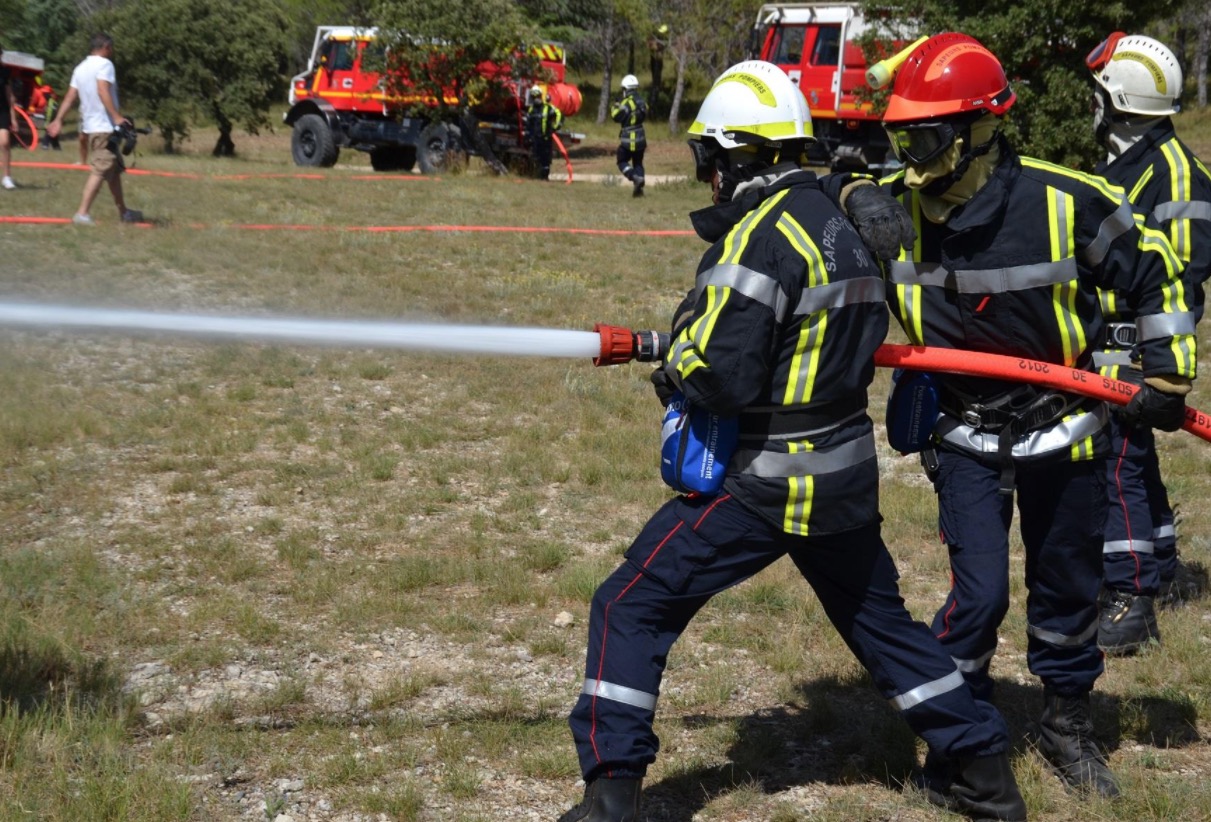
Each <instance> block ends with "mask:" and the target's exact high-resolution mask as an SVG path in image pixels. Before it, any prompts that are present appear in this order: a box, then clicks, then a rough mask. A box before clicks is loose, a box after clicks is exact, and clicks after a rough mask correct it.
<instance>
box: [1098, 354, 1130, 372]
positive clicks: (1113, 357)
mask: <svg viewBox="0 0 1211 822" xmlns="http://www.w3.org/2000/svg"><path fill="white" fill-rule="evenodd" d="M1093 365H1094V367H1095V368H1109V367H1110V366H1112V365H1125V366H1129V365H1131V352H1130V351H1121V350H1120V351H1094V352H1093Z"/></svg>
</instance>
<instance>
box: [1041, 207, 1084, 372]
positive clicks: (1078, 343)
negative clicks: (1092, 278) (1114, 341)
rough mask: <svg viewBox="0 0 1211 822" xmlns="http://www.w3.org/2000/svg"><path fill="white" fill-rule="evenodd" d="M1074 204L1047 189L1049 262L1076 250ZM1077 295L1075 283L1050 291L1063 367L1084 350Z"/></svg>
mask: <svg viewBox="0 0 1211 822" xmlns="http://www.w3.org/2000/svg"><path fill="white" fill-rule="evenodd" d="M1075 208H1076V204H1075V200H1074V198H1073V197H1072V195H1071V194H1068V193H1066V192H1063V191H1060V190H1059V189H1058V188H1050V189H1048V197H1047V231H1048V233H1049V234H1050V239H1051V261H1052V262H1059V261H1061V260H1066V259H1068V258H1069V257H1071V256H1072V251H1073V248H1074V247H1075V246H1076V238H1075V232H1076V228H1075V224H1076V220H1075V219H1074V212H1075ZM1079 291H1080V287H1079V284H1078V282H1077V280H1076V279H1075V278H1074V279H1071V280H1068V281H1067V282H1062V283H1056V284H1055V285H1053V286H1052V287H1051V307H1052V310H1053V311H1055V322H1056V326H1057V327H1058V328H1059V331H1060V341H1061V343H1062V344H1063V346H1064V365H1073V364H1075V363H1076V358H1077V356H1078V355H1079V354H1080V353H1081V352H1082V351H1084V350H1085V329H1084V327H1083V326H1082V325H1081V321H1080V318H1079V317H1078V316H1077V313H1076V297H1077V293H1078V292H1079Z"/></svg>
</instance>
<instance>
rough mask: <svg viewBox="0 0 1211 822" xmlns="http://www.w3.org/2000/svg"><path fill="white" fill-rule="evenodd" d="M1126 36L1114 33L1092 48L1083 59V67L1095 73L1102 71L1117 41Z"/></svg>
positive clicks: (1123, 33) (1121, 33)
mask: <svg viewBox="0 0 1211 822" xmlns="http://www.w3.org/2000/svg"><path fill="white" fill-rule="evenodd" d="M1126 36H1127V34H1126V33H1125V32H1121V31H1116V32H1114V33H1113V34H1111V35H1110V36H1109V37H1107V38H1106V39H1105V40H1103V41H1102V42H1100V43H1098V44H1097V45H1096V46H1094V47H1093V51H1091V52H1089V56H1087V57H1086V58H1085V65H1086V66H1088V67H1089V70H1090V71H1092V72H1094V73H1097V72H1099V71H1101V70H1102V69H1104V68H1105V67H1106V64H1107V63H1109V62H1110V58H1111V57H1112V56H1113V55H1114V47H1115V46H1117V45H1118V41H1119V40H1122V39H1123V38H1124V37H1126Z"/></svg>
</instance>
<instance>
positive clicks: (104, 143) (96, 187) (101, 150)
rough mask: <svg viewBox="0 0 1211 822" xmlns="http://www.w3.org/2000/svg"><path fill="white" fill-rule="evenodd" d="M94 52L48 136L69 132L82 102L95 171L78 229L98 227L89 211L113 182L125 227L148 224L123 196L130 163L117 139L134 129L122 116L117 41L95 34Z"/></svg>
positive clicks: (83, 129)
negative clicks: (67, 124)
mask: <svg viewBox="0 0 1211 822" xmlns="http://www.w3.org/2000/svg"><path fill="white" fill-rule="evenodd" d="M89 49H90V51H89V54H88V56H87V57H85V58H84V60H83V61H82V62H81V63H80V64H79V65H78V66H76V68H75V70H74V71H73V72H72V73H71V88H70V89H68V91H67V94H66V95H65V96H64V97H63V105H62V106H61V107H60V108H59V113H58V115H56V117H55V120H54V122H52V123H51V124H50V125H49V126H47V127H46V133H47V134H49V135H50V136H51V137H58V136H59V132H60V130H61V129H62V128H63V118H64V116H66V114H67V112H68V110H69V109H71V107H72V104H73V103H75V102H76V100H77V98H78V99H79V100H80V131H81V133H83V134H85V135H87V137H88V148H89V154H90V156H91V158H92V161H91V166H92V171H91V173H90V174H89V175H88V182H86V183H85V184H84V196H83V197H82V198H81V200H80V209H79V211H77V212H76V215H75V216H74V217H72V222H73V223H75V224H76V225H92V224H93V218H92V217H90V216H89V214H88V212H89V210H90V209H91V208H92V204H93V200H95V199H97V194H98V193H100V191H101V184H102V183H108V184H109V190H110V192H111V193H112V194H113V196H114V205H116V206H117V207H118V214H119V215H120V218H121V220H122V222H124V223H138V222H142V221H143V215H142V213H140V212H138V211H134V210H133V209H129V208H127V207H126V200H125V199H124V198H123V196H122V172H124V171H125V170H126V164H125V163H123V162H122V155H121V154H120V153H118V150H117V143H116V141H114V140H113V139H112V138H113V136H114V130H115V129H117V128H118V127H119V126H122V125H125V126H127V127H131V126H133V124H132V123H131V122H130V120H128V119H126V118H125V117H123V116H122V112H121V110H120V109H119V107H118V106H119V104H118V81H117V77H116V75H115V73H114V64H113V62H112V58H113V56H114V40H113V38H112V37H110V36H109V35H108V34H104V33H100V34H94V35H93V36H92V39H91V40H90V41H89Z"/></svg>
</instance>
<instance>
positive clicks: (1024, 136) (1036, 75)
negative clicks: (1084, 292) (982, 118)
mask: <svg viewBox="0 0 1211 822" xmlns="http://www.w3.org/2000/svg"><path fill="white" fill-rule="evenodd" d="M863 6H864V9H865V11H866V14H867V15H868V16H882V15H884V14H890V15H891V16H892V17H893V18H896V19H898V20H901V21H908V20H911V21H914V23H913V26H914V27H915V28H916V30H917V31H919V32H920V33H922V34H930V33H937V32H943V31H960V32H963V33H964V34H970V35H971V36H972V37H975V38H976V39H977V40H979V41H980V42H981V43H983V44H984V45H985V46H987V47H988V48H989V50H991V51H992V53H993V54H995V55H996V56H997V58H998V59H999V60H1000V61H1001V64H1002V65H1003V66H1004V67H1005V73H1006V75H1008V77H1009V81H1010V83H1012V84H1013V89H1014V91H1015V92H1016V93H1017V95H1018V102H1017V104H1016V105H1015V106H1014V107H1013V108H1012V109H1011V110H1010V113H1009V125H1008V128H1007V131H1008V132H1009V134H1010V137H1011V139H1012V140H1013V141H1014V144H1015V146H1016V147H1017V149H1018V150H1019V151H1021V152H1022V153H1024V154H1029V155H1031V156H1034V157H1040V158H1042V159H1046V160H1050V161H1052V162H1056V163H1060V164H1063V165H1068V166H1072V167H1075V168H1086V169H1087V168H1091V167H1092V166H1093V164H1094V163H1095V162H1096V161H1097V159H1098V156H1099V154H1100V150H1099V149H1098V148H1097V146H1096V145H1095V143H1094V140H1093V128H1092V123H1091V119H1090V117H1091V115H1090V103H1089V99H1090V93H1091V91H1092V88H1093V86H1092V80H1091V79H1090V77H1089V72H1088V70H1087V69H1086V68H1085V55H1086V54H1088V53H1089V51H1090V50H1091V49H1092V48H1093V47H1094V46H1096V45H1097V44H1098V43H1100V42H1101V41H1102V40H1103V39H1104V38H1105V37H1106V35H1108V34H1109V33H1110V32H1112V31H1115V30H1125V31H1142V30H1143V29H1144V27H1145V26H1146V25H1147V24H1148V23H1149V22H1150V21H1153V20H1157V19H1160V18H1162V17H1164V16H1166V15H1169V14H1171V13H1172V12H1173V11H1174V10H1175V9H1176V8H1177V6H1178V0H1134V2H1123V1H1122V0H1109V1H1108V2H1105V3H1059V2H1056V1H1055V0H909V1H908V2H896V0H891V2H888V0H864V3H863Z"/></svg>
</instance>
